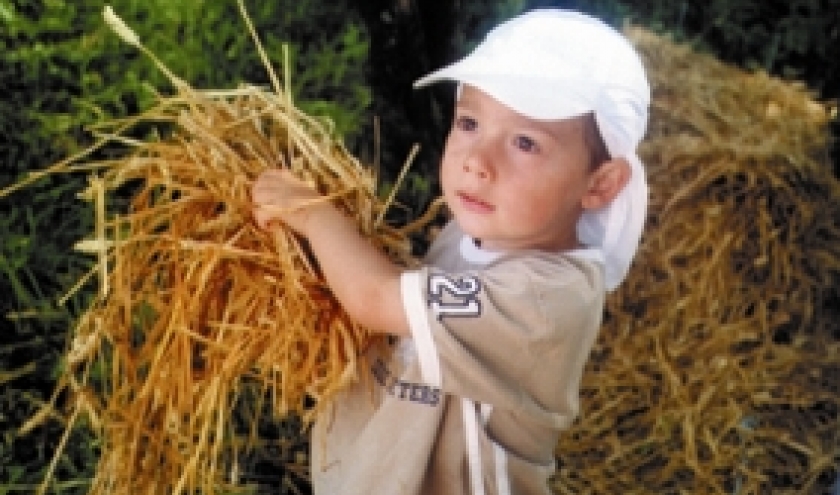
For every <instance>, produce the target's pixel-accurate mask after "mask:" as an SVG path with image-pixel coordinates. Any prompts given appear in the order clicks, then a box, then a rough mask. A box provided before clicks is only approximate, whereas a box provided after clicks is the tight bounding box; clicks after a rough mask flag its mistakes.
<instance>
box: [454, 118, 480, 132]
mask: <svg viewBox="0 0 840 495" xmlns="http://www.w3.org/2000/svg"><path fill="white" fill-rule="evenodd" d="M455 127H457V128H458V129H459V130H461V131H465V132H471V131H474V130H475V129H476V127H478V122H476V121H475V119H474V118H472V117H467V116H466V115H461V116H458V117H456V118H455Z"/></svg>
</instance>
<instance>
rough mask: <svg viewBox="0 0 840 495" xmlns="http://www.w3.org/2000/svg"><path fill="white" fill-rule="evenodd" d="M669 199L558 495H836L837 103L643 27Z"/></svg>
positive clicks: (637, 268)
mask: <svg viewBox="0 0 840 495" xmlns="http://www.w3.org/2000/svg"><path fill="white" fill-rule="evenodd" d="M628 35H629V36H630V37H631V39H632V40H633V41H634V43H635V44H636V46H637V47H638V49H639V50H640V52H641V53H642V55H643V58H644V59H645V62H646V65H647V67H648V69H649V74H650V78H651V84H652V89H653V102H652V116H651V128H650V132H649V134H648V136H649V137H648V138H647V140H646V142H645V143H644V144H643V147H642V149H641V154H642V156H643V159H644V160H645V163H646V165H647V168H648V175H649V179H650V185H651V205H650V216H649V223H648V226H647V230H646V232H645V234H644V237H643V240H642V246H641V249H640V252H639V256H638V258H637V261H636V262H635V264H634V266H633V268H632V270H631V273H630V276H629V277H628V279H627V281H626V282H625V283H624V284H623V285H622V287H621V288H620V289H619V290H618V291H617V292H616V293H614V294H612V295H611V296H610V298H609V300H608V307H607V319H606V324H605V327H604V328H603V330H602V334H601V336H600V339H599V341H598V344H597V346H596V349H595V351H594V353H593V358H592V360H591V362H590V363H589V366H588V369H587V372H586V374H585V378H584V384H583V412H582V417H581V419H580V421H579V422H578V423H577V424H576V425H575V426H574V428H573V429H572V430H571V431H569V432H568V433H567V434H566V435H565V436H564V437H563V439H562V440H561V442H560V444H559V445H558V448H557V452H558V458H559V461H560V464H561V469H560V472H559V474H558V476H557V479H556V480H555V483H554V488H555V490H556V492H557V493H569V494H572V493H574V494H577V493H593V494H595V493H604V494H606V493H610V494H613V493H692V494H694V493H721V494H724V493H726V494H729V493H739V494H743V493H774V494H776V493H818V492H819V489H820V488H822V489H825V488H826V487H827V486H828V485H830V483H831V482H832V481H833V480H834V474H835V473H836V470H837V466H836V463H837V459H838V456H840V387H838V383H840V382H838V376H840V319H838V316H840V304H838V301H840V299H838V292H837V287H840V202H838V201H837V198H838V197H840V183H838V181H837V180H836V178H835V177H834V176H833V175H832V166H831V163H830V159H829V148H830V142H829V141H830V137H829V136H830V133H829V129H828V125H829V122H830V119H831V118H832V115H833V114H835V113H836V109H832V108H830V107H829V106H827V105H825V104H822V103H819V102H817V101H815V99H814V97H813V95H812V94H811V93H810V92H809V91H808V90H807V89H806V88H805V87H804V86H803V85H801V84H798V83H790V82H785V81H781V80H778V79H774V78H771V77H769V76H768V75H766V74H763V73H747V72H744V71H742V70H739V69H737V68H733V67H729V66H726V65H724V64H722V63H720V62H719V61H716V60H715V59H713V58H712V57H710V56H708V55H703V54H699V53H697V52H695V51H693V50H692V49H691V48H690V47H688V46H681V45H676V44H674V43H673V42H671V41H670V40H668V39H664V38H661V37H657V36H655V35H653V34H651V33H649V32H646V31H644V30H641V29H629V30H628Z"/></svg>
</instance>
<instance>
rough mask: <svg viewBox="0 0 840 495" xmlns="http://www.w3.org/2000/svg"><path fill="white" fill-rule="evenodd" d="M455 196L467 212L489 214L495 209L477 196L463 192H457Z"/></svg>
mask: <svg viewBox="0 0 840 495" xmlns="http://www.w3.org/2000/svg"><path fill="white" fill-rule="evenodd" d="M457 196H458V199H459V200H460V202H461V205H462V206H463V207H464V208H465V209H467V210H468V211H472V212H475V213H490V212H492V211H493V210H494V209H495V207H494V206H493V205H491V204H490V203H487V202H486V201H482V200H481V199H480V198H478V197H477V196H473V195H471V194H467V193H465V192H463V191H459V192H458V194H457Z"/></svg>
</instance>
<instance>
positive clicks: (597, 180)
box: [582, 158, 632, 210]
mask: <svg viewBox="0 0 840 495" xmlns="http://www.w3.org/2000/svg"><path fill="white" fill-rule="evenodd" d="M631 173H632V172H631V170H630V164H629V163H628V162H627V160H625V159H624V158H613V159H610V160H608V161H606V162H604V163H602V164H601V165H600V166H599V167H598V168H597V169H596V170H595V171H594V172H592V176H591V177H590V182H589V189H588V190H587V191H586V195H584V197H583V202H582V205H583V208H584V209H586V210H594V209H598V208H601V207H602V206H605V205H607V204H609V203H610V202H611V201H612V200H613V199H614V198H615V197H616V196H618V193H620V192H621V190H622V189H624V186H626V185H627V183H628V182H629V181H630V174H631Z"/></svg>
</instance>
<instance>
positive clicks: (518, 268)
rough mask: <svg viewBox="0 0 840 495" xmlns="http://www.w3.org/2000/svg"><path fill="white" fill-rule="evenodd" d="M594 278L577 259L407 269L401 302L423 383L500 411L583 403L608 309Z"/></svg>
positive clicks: (403, 279) (403, 281)
mask: <svg viewBox="0 0 840 495" xmlns="http://www.w3.org/2000/svg"><path fill="white" fill-rule="evenodd" d="M592 276H593V275H592V274H591V273H587V272H586V271H585V270H584V271H581V270H580V267H579V266H577V265H575V264H574V263H566V264H564V263H556V264H546V263H542V264H541V263H530V264H529V263H516V262H509V263H504V262H502V263H498V264H494V265H492V266H490V267H486V268H484V269H482V270H480V271H465V272H459V273H447V272H445V271H441V270H439V269H436V268H434V267H431V266H426V267H423V268H421V269H419V270H416V271H410V272H406V273H404V274H403V276H402V299H403V304H404V307H405V310H406V314H407V316H408V320H409V326H410V329H411V333H412V337H413V340H414V345H415V348H416V352H417V358H418V361H419V366H420V370H421V376H422V379H423V381H424V382H426V383H427V384H429V385H432V386H436V387H439V388H441V389H442V390H443V391H444V392H445V393H449V394H453V395H458V396H461V397H467V398H469V399H472V400H475V401H478V402H483V403H489V404H496V405H502V404H507V403H509V402H510V401H515V402H522V401H526V402H527V401H537V402H539V403H543V404H541V405H542V406H546V407H549V408H553V407H551V406H553V405H556V404H552V403H556V402H557V401H558V400H564V399H563V398H562V397H559V396H558V395H557V394H558V393H559V394H560V395H564V394H565V395H569V399H571V400H576V399H574V397H572V396H576V395H577V386H578V382H579V379H580V374H581V371H582V368H583V365H584V363H585V360H586V358H587V356H588V354H589V350H590V348H591V346H592V343H593V340H594V336H595V334H596V333H597V328H598V326H599V324H600V315H601V312H602V306H603V299H602V297H601V296H600V293H601V292H602V290H601V289H599V287H598V283H596V282H593V279H592ZM566 389H568V390H566ZM564 390H566V391H565V392H564ZM546 402H547V403H548V404H546Z"/></svg>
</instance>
